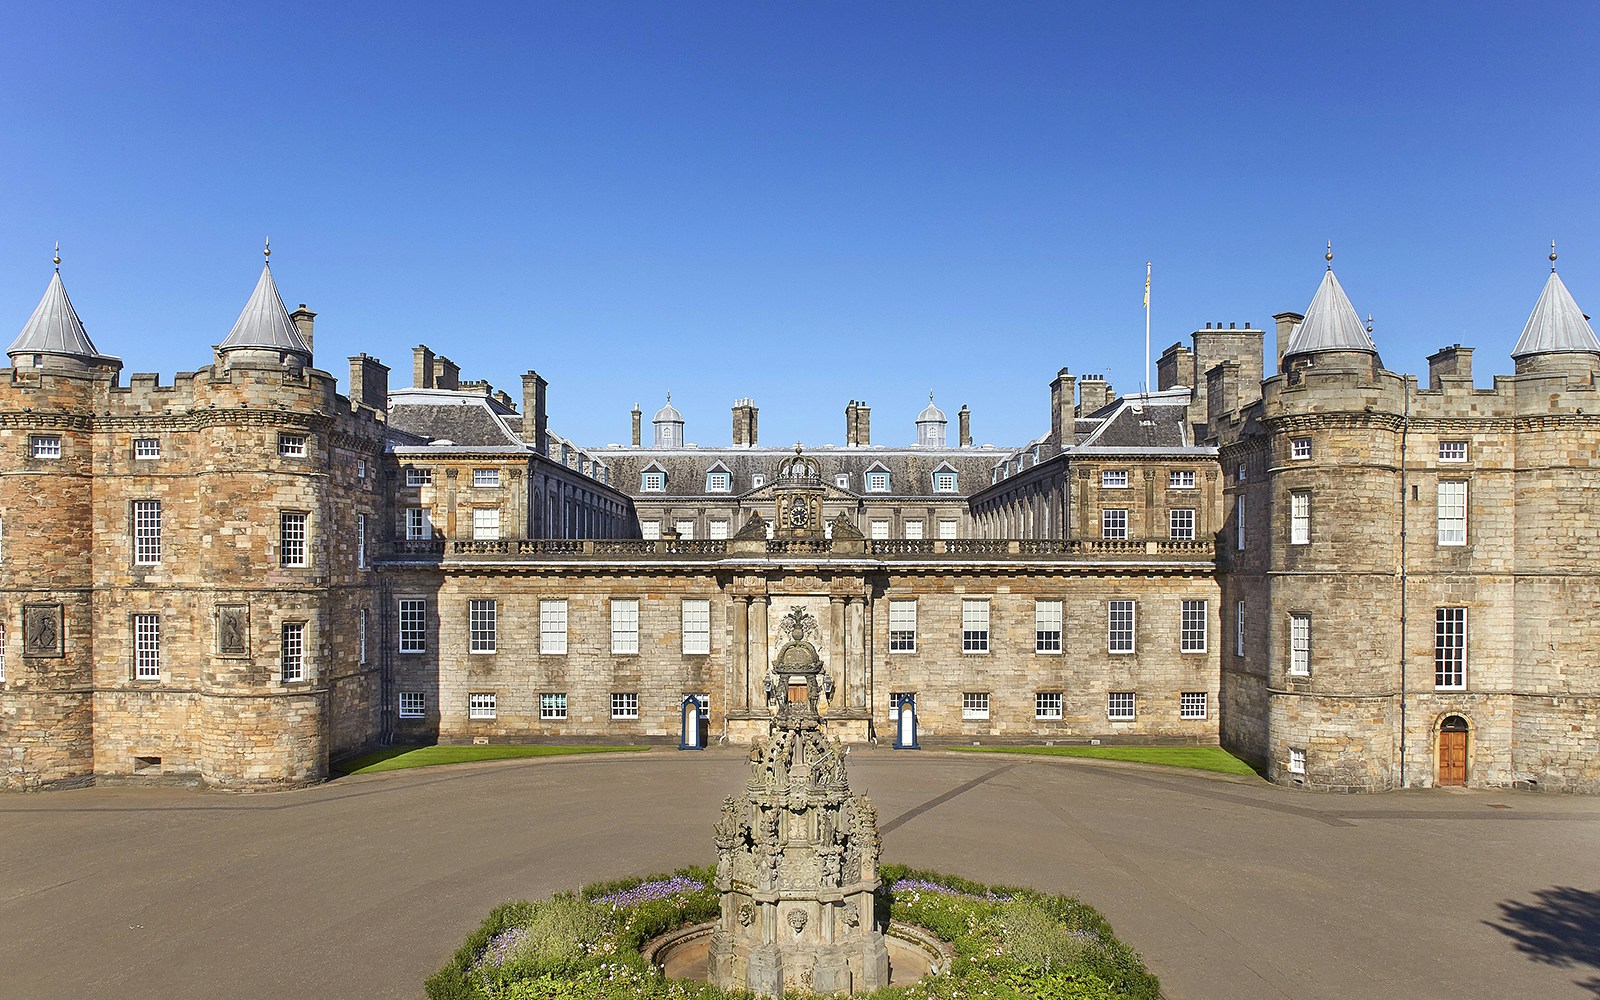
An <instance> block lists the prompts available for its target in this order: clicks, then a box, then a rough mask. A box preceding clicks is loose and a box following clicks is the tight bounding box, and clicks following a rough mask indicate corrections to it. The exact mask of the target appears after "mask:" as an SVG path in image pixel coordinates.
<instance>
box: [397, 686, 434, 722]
mask: <svg viewBox="0 0 1600 1000" xmlns="http://www.w3.org/2000/svg"><path fill="white" fill-rule="evenodd" d="M427 710H428V698H427V696H426V695H424V694H423V693H422V692H421V691H401V692H400V718H402V719H420V718H422V717H423V715H424V714H426V712H427Z"/></svg>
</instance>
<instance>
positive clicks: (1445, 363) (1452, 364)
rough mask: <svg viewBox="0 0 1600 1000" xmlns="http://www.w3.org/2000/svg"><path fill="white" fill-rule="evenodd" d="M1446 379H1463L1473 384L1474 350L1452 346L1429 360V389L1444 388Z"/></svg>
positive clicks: (1443, 348)
mask: <svg viewBox="0 0 1600 1000" xmlns="http://www.w3.org/2000/svg"><path fill="white" fill-rule="evenodd" d="M1446 378H1462V379H1466V380H1467V381H1468V383H1469V384H1470V383H1471V381H1472V348H1470V347H1462V346H1461V345H1460V344H1451V345H1450V346H1449V347H1441V348H1439V351H1438V353H1436V354H1433V355H1431V356H1430V357H1429V358H1428V388H1429V389H1439V388H1442V387H1443V385H1444V382H1443V380H1444V379H1446Z"/></svg>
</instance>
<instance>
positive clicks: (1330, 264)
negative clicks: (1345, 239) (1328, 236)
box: [1322, 240, 1333, 271]
mask: <svg viewBox="0 0 1600 1000" xmlns="http://www.w3.org/2000/svg"><path fill="white" fill-rule="evenodd" d="M1322 259H1323V260H1325V261H1327V262H1328V270H1330V271H1331V270H1333V241H1332V240H1329V241H1328V252H1327V253H1325V254H1323V255H1322Z"/></svg>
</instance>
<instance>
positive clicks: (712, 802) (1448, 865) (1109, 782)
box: [0, 750, 1600, 1000]
mask: <svg viewBox="0 0 1600 1000" xmlns="http://www.w3.org/2000/svg"><path fill="white" fill-rule="evenodd" d="M850 768H851V778H852V783H853V784H854V785H856V786H857V787H858V788H860V789H861V790H864V791H867V792H869V793H870V794H871V795H872V796H873V798H874V800H875V801H876V803H877V806H878V814H879V821H880V823H881V824H882V826H883V829H884V832H885V848H884V854H885V858H886V859H887V860H891V861H899V862H905V863H909V864H914V865H920V866H927V867H932V868H939V869H943V870H946V871H952V872H960V873H962V874H966V875H969V876H971V877H973V878H977V879H981V880H984V881H992V882H1019V883H1028V884H1032V885H1036V886H1039V887H1041V888H1047V889H1052V890H1060V891H1068V892H1073V893H1076V894H1078V895H1080V896H1082V897H1083V898H1085V899H1086V900H1088V901H1089V902H1091V903H1093V904H1094V905H1096V906H1098V907H1099V908H1100V909H1101V910H1102V911H1103V912H1104V913H1105V914H1106V915H1107V916H1108V917H1109V918H1110V920H1111V921H1112V923H1113V925H1114V926H1115V927H1116V929H1117V931H1118V933H1119V934H1121V935H1122V936H1123V937H1124V938H1125V939H1127V940H1129V941H1130V942H1132V943H1133V944H1134V945H1135V946H1136V947H1138V948H1139V949H1140V950H1141V951H1143V952H1144V954H1145V956H1146V957H1147V959H1148V960H1149V962H1150V964H1151V966H1152V967H1153V968H1154V969H1155V971H1156V972H1157V973H1158V974H1159V975H1160V976H1161V979H1162V982H1163V984H1164V985H1165V987H1166V992H1167V995H1168V996H1169V997H1171V998H1174V1000H1189V998H1254V997H1308V998H1321V997H1327V998H1335V997H1337V998H1345V997H1382V998H1389V997H1397V998H1398V997H1452V998H1467V997H1485V998H1489V997H1493V998H1502V997H1591V998H1592V997H1595V996H1600V801H1597V800H1594V799H1587V798H1577V797H1568V796H1554V795H1541V794H1536V793H1512V792H1448V791H1435V792H1407V793H1402V794H1390V795H1374V796H1358V797H1331V796H1323V795H1314V794H1306V793H1296V792H1291V791H1285V790H1282V789H1277V788H1272V787H1270V786H1266V785H1264V784H1262V783H1260V782H1257V781H1254V780H1249V779H1231V778H1222V777H1213V776H1208V775H1203V774H1195V773H1191V772H1182V771H1165V770H1160V769H1154V768H1144V767H1138V766H1117V765H1107V764H1099V763H1087V762H1080V761H1059V760H1039V759H1030V758H1024V757H1013V756H1002V755H972V756H968V755H960V754H948V753H942V752H935V751H925V752H922V753H919V754H910V753H903V754H894V753H892V752H888V751H871V752H858V753H855V754H852V755H851V758H850ZM743 775H744V761H743V756H742V755H741V754H736V753H734V752H732V751H726V750H721V751H711V752H707V753H704V754H688V753H677V752H674V751H664V750H658V751H652V752H650V753H647V754H630V755H619V756H617V757H572V758H554V759H545V760H532V761H515V762H501V763H494V764H482V765H465V766H459V767H453V768H433V769H423V770H414V771H401V772H394V773H389V774H379V775H371V776H365V777H359V778H345V779H342V780H339V781H336V782H332V783H330V784H327V785H324V786H321V787H318V788H313V789H308V790H303V791H296V792H283V793H275V794H266V795H253V796H238V795H223V794H217V793H203V792H194V791H184V790H176V789H137V788H91V789H83V790H79V791H72V792H59V793H53V794H44V795H28V796H17V795H12V796H6V797H3V798H0V845H3V847H0V996H4V997H6V998H17V1000H46V998H58V997H59V998H72V1000H85V998H94V997H116V998H119V1000H137V998H145V997H150V998H162V1000H168V998H178V997H202V996H203V997H207V998H226V997H249V998H265V997H296V998H299V997H316V998H321V997H329V998H377V997H405V998H414V997H418V996H420V995H421V983H422V980H423V978H424V977H425V976H427V975H428V974H429V973H430V972H432V971H433V970H434V969H436V968H438V967H439V966H440V965H441V964H442V963H443V962H444V961H445V959H446V958H447V957H448V956H449V954H450V953H451V952H452V951H453V950H454V949H455V947H456V946H457V944H459V942H460V941H461V939H462V938H463V936H464V935H466V934H467V932H468V931H469V930H470V929H471V928H472V927H473V926H475V925H476V924H477V922H478V921H479V920H481V919H482V917H483V915H484V913H485V912H486V911H487V910H488V909H489V907H491V906H492V905H494V904H496V903H498V902H501V901H503V900H506V899H511V898H517V897H525V896H539V895H543V894H547V893H549V892H552V891H554V890H558V889H563V888H572V887H576V886H577V885H579V884H581V883H583V882H585V881H590V880H593V879H597V878H603V877H610V876H615V875H619V874H625V873H630V872H635V873H646V872H650V871H657V870H664V869H670V868H673V867H676V866H678V865H680V864H683V863H687V862H703V861H706V860H708V859H709V857H710V856H711V854H712V847H711V837H710V834H711V824H712V822H713V820H714V819H715V815H716V809H717V804H718V803H719V802H720V801H721V799H722V796H723V795H725V794H728V793H729V792H731V791H733V790H734V789H735V788H736V787H737V785H738V784H739V783H740V782H741V781H742V779H743Z"/></svg>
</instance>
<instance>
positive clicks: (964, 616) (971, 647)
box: [961, 601, 989, 653]
mask: <svg viewBox="0 0 1600 1000" xmlns="http://www.w3.org/2000/svg"><path fill="white" fill-rule="evenodd" d="M961 651H962V652H963V653H987V652H988V651H989V602H988V601H962V602H961Z"/></svg>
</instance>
